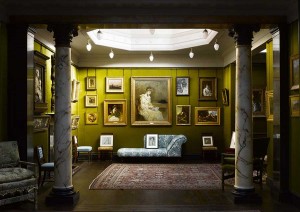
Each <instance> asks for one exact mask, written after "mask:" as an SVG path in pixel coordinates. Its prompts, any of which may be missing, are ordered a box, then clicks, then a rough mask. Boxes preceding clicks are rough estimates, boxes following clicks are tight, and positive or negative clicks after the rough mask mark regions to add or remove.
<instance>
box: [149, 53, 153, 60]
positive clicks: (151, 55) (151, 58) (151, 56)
mask: <svg viewBox="0 0 300 212" xmlns="http://www.w3.org/2000/svg"><path fill="white" fill-rule="evenodd" d="M149 60H150V61H151V62H152V61H153V60H154V56H153V54H152V52H151V54H150V56H149Z"/></svg>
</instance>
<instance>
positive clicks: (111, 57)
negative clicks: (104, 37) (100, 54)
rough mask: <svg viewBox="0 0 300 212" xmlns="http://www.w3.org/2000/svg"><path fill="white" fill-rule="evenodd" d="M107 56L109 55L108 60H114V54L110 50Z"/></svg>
mask: <svg viewBox="0 0 300 212" xmlns="http://www.w3.org/2000/svg"><path fill="white" fill-rule="evenodd" d="M108 55H109V57H110V59H113V58H114V56H115V54H114V52H113V50H112V49H111V50H110V53H109V54H108Z"/></svg>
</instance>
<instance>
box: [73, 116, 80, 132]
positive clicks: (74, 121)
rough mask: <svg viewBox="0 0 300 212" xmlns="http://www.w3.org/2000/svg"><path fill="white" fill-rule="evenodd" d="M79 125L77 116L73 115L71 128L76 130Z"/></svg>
mask: <svg viewBox="0 0 300 212" xmlns="http://www.w3.org/2000/svg"><path fill="white" fill-rule="evenodd" d="M78 126H79V116H78V115H73V116H72V130H76V129H77V128H78Z"/></svg>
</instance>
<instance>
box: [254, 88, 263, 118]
mask: <svg viewBox="0 0 300 212" xmlns="http://www.w3.org/2000/svg"><path fill="white" fill-rule="evenodd" d="M264 108H265V105H264V90H263V89H253V90H252V114H253V117H265V110H264Z"/></svg>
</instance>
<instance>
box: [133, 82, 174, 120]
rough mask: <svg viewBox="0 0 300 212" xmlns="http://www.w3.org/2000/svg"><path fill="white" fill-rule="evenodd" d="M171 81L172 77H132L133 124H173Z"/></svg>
mask: <svg viewBox="0 0 300 212" xmlns="http://www.w3.org/2000/svg"><path fill="white" fill-rule="evenodd" d="M171 83H172V78H171V77H131V124H132V125H136V126H143V125H172V95H171V92H172V91H171V88H172V85H171Z"/></svg>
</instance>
